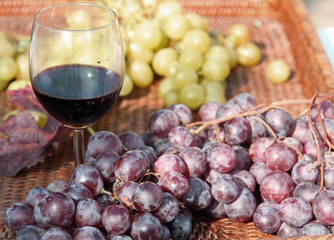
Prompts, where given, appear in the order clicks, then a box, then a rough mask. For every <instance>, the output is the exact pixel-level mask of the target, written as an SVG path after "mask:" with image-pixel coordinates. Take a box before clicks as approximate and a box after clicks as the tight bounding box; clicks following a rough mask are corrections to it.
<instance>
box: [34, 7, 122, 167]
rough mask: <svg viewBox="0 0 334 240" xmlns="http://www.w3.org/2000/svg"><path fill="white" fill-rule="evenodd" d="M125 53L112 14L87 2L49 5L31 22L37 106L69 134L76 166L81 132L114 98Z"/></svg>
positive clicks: (81, 150)
mask: <svg viewBox="0 0 334 240" xmlns="http://www.w3.org/2000/svg"><path fill="white" fill-rule="evenodd" d="M123 75H124V55H123V50H122V41H121V36H120V30H119V24H118V20H117V17H116V14H115V13H114V12H113V11H112V10H111V9H108V8H105V7H102V6H99V5H94V4H86V3H71V4H62V5H56V6H51V7H48V8H45V9H42V10H40V11H39V12H38V13H37V14H36V15H35V18H34V23H33V28H32V33H31V43H30V79H31V83H32V87H33V90H34V92H35V95H36V97H37V99H38V100H39V102H40V103H41V104H42V106H43V107H44V108H45V109H46V111H48V112H49V113H50V114H51V115H52V116H53V117H54V118H55V119H57V120H58V121H60V122H61V123H62V124H63V125H64V126H66V127H69V128H72V129H73V130H74V136H73V140H74V153H75V164H76V165H78V164H82V163H83V162H84V144H83V142H84V139H83V130H84V129H85V128H87V127H88V126H91V125H93V124H94V123H95V122H96V121H98V120H99V119H100V118H102V117H103V116H104V115H105V114H106V113H107V112H108V110H109V109H110V108H111V107H112V105H113V104H114V103H115V101H116V100H117V98H118V96H119V93H120V90H121V87H122V83H123Z"/></svg>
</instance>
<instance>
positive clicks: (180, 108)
mask: <svg viewBox="0 0 334 240" xmlns="http://www.w3.org/2000/svg"><path fill="white" fill-rule="evenodd" d="M168 109H170V110H172V111H173V112H175V113H176V114H177V116H179V118H180V122H182V123H191V122H192V121H193V114H192V112H191V110H190V108H189V107H187V106H186V105H184V104H182V103H176V104H172V105H170V106H168Z"/></svg>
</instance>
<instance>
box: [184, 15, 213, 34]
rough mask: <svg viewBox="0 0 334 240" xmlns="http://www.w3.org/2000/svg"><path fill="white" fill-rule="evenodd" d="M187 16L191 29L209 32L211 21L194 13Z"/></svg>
mask: <svg viewBox="0 0 334 240" xmlns="http://www.w3.org/2000/svg"><path fill="white" fill-rule="evenodd" d="M185 16H186V18H187V19H188V21H189V23H190V26H191V28H199V29H203V30H204V31H208V29H209V21H208V19H206V18H205V17H203V16H201V15H199V14H198V13H194V12H190V13H187V14H186V15H185Z"/></svg>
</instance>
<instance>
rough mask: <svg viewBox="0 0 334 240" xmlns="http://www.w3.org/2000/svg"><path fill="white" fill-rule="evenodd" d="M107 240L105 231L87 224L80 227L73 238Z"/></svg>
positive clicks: (74, 239)
mask: <svg viewBox="0 0 334 240" xmlns="http://www.w3.org/2000/svg"><path fill="white" fill-rule="evenodd" d="M83 239H84V240H105V239H106V238H105V237H104V235H103V233H102V232H101V231H100V230H99V229H98V228H95V227H91V226H86V227H82V228H78V229H77V230H76V231H75V233H74V235H73V240H83Z"/></svg>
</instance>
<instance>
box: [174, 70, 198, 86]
mask: <svg viewBox="0 0 334 240" xmlns="http://www.w3.org/2000/svg"><path fill="white" fill-rule="evenodd" d="M172 81H173V84H174V86H175V88H176V89H181V88H183V87H184V86H186V85H188V84H191V83H197V82H198V81H199V79H198V75H197V73H196V71H195V70H194V69H192V68H190V67H187V66H180V67H179V68H178V69H177V70H176V72H175V73H174V74H173V76H172Z"/></svg>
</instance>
